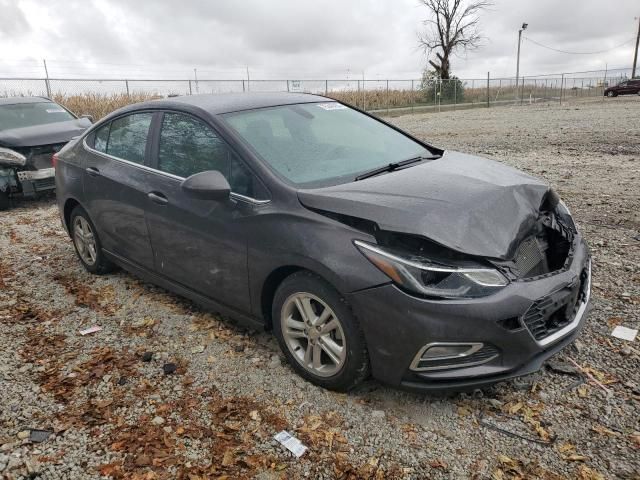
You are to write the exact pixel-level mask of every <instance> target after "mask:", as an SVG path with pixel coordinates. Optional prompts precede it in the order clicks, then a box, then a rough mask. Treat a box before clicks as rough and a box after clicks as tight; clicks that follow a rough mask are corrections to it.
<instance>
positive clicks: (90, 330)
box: [80, 325, 102, 336]
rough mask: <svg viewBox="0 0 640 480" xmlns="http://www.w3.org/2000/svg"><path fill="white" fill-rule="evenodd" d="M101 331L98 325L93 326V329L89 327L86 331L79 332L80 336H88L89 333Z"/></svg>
mask: <svg viewBox="0 0 640 480" xmlns="http://www.w3.org/2000/svg"><path fill="white" fill-rule="evenodd" d="M100 330H102V327H101V326H99V325H95V326H93V327H89V328H87V329H86V330H80V335H83V336H84V335H89V334H90V333H96V332H99V331H100Z"/></svg>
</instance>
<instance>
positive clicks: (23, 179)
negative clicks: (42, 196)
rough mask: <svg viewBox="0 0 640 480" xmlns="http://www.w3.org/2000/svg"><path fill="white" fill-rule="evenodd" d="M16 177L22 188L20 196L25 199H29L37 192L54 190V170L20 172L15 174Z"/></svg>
mask: <svg viewBox="0 0 640 480" xmlns="http://www.w3.org/2000/svg"><path fill="white" fill-rule="evenodd" d="M17 175H18V180H20V185H21V187H22V194H23V196H25V197H31V196H34V195H36V194H37V193H38V192H44V191H47V190H54V189H55V188H56V180H55V175H56V171H55V169H54V168H42V169H40V170H21V171H18V172H17Z"/></svg>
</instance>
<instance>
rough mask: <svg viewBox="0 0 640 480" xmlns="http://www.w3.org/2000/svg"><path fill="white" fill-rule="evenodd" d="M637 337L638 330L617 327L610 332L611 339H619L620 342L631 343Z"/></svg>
mask: <svg viewBox="0 0 640 480" xmlns="http://www.w3.org/2000/svg"><path fill="white" fill-rule="evenodd" d="M637 335H638V330H637V329H635V328H628V327H623V326H622V325H618V326H617V327H616V328H614V329H613V332H611V336H612V337H616V338H621V339H622V340H627V341H629V342H633V341H634V340H635V339H636V336H637Z"/></svg>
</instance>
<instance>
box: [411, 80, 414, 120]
mask: <svg viewBox="0 0 640 480" xmlns="http://www.w3.org/2000/svg"><path fill="white" fill-rule="evenodd" d="M414 95H415V93H414V91H413V80H411V113H413V103H414V101H415V99H414V98H413V96H414Z"/></svg>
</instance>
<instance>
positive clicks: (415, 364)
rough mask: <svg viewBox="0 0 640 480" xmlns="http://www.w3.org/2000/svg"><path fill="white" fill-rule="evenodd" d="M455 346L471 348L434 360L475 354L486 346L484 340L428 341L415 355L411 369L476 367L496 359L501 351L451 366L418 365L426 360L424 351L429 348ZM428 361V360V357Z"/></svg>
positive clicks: (423, 370) (417, 370) (424, 370)
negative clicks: (423, 356)
mask: <svg viewBox="0 0 640 480" xmlns="http://www.w3.org/2000/svg"><path fill="white" fill-rule="evenodd" d="M455 346H469V347H470V348H469V349H468V350H466V351H465V352H462V353H461V354H459V355H449V356H446V357H436V358H434V359H433V360H451V359H454V358H464V357H468V356H469V355H473V354H474V353H476V352H477V351H478V350H480V349H481V348H482V347H484V343H482V342H432V343H427V344H426V345H424V346H423V347H422V348H421V349H420V350H418V353H417V354H416V356H415V357H413V361H412V362H411V366H410V367H409V369H410V370H412V371H414V372H428V371H434V370H452V369H454V368H467V367H474V366H477V365H482V364H483V363H487V362H490V361H491V360H493V359H495V358H496V357H498V356H499V355H500V354H499V353H496V354H495V355H493V356H491V357H489V358H485V359H483V360H478V361H475V362H468V363H461V364H459V365H454V366H451V365H437V366H433V367H419V366H418V365H419V364H420V362H421V361H424V360H423V359H422V355H424V353H425V352H426V351H427V350H429V349H430V348H431V347H455ZM426 361H428V359H427V360H426Z"/></svg>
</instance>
